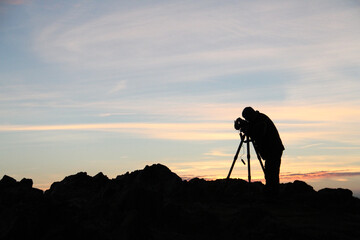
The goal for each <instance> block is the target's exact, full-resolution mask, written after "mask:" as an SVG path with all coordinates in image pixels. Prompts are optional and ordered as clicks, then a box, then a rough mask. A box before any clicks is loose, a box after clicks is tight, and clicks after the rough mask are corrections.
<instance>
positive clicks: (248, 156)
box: [246, 136, 251, 183]
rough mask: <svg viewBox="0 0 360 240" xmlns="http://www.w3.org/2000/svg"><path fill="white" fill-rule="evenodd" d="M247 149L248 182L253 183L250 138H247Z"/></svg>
mask: <svg viewBox="0 0 360 240" xmlns="http://www.w3.org/2000/svg"><path fill="white" fill-rule="evenodd" d="M246 149H247V161H248V181H249V183H250V182H251V173H250V141H249V136H246Z"/></svg>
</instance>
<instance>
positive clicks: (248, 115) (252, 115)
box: [242, 107, 257, 122]
mask: <svg viewBox="0 0 360 240" xmlns="http://www.w3.org/2000/svg"><path fill="white" fill-rule="evenodd" d="M242 116H243V118H245V119H246V120H247V121H249V122H251V121H254V120H255V119H256V117H257V113H256V111H255V110H254V109H253V108H252V107H246V108H244V110H243V112H242Z"/></svg>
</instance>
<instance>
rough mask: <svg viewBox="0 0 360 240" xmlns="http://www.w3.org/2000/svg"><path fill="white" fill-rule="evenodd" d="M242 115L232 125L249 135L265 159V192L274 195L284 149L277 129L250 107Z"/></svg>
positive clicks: (264, 116)
mask: <svg viewBox="0 0 360 240" xmlns="http://www.w3.org/2000/svg"><path fill="white" fill-rule="evenodd" d="M242 116H243V117H244V118H245V120H244V119H241V118H238V119H236V120H235V123H234V127H235V129H236V130H240V131H241V132H242V133H244V134H245V135H247V136H249V137H250V138H251V140H252V142H253V144H254V147H255V148H256V150H257V151H258V152H259V154H260V156H261V158H262V159H264V160H265V169H264V173H265V180H266V192H267V193H268V194H270V195H276V194H278V192H279V173H280V164H281V156H282V153H283V151H284V150H285V148H284V145H283V144H282V141H281V139H280V135H279V132H278V130H277V129H276V127H275V125H274V123H273V122H272V121H271V119H270V118H269V117H268V116H266V115H265V114H263V113H260V112H259V111H255V110H254V109H253V108H252V107H246V108H244V110H243V112H242Z"/></svg>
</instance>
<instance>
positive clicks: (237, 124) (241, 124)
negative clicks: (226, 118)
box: [234, 117, 249, 133]
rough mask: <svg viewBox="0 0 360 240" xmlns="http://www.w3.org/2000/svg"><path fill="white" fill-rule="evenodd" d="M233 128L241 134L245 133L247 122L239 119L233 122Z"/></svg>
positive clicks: (247, 127)
mask: <svg viewBox="0 0 360 240" xmlns="http://www.w3.org/2000/svg"><path fill="white" fill-rule="evenodd" d="M234 128H235V129H236V130H239V131H241V132H243V133H246V132H247V131H248V129H249V122H248V121H246V120H244V119H242V118H240V117H239V118H238V119H236V120H235V121H234Z"/></svg>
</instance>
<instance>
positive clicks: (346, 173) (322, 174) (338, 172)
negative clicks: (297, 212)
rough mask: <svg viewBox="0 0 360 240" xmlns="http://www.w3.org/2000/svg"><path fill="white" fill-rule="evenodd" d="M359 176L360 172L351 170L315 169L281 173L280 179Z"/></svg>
mask: <svg viewBox="0 0 360 240" xmlns="http://www.w3.org/2000/svg"><path fill="white" fill-rule="evenodd" d="M354 176H360V172H353V171H349V170H336V171H317V172H309V173H291V174H281V175H280V178H281V180H282V181H293V180H308V179H324V178H340V179H341V178H343V177H354Z"/></svg>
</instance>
